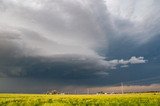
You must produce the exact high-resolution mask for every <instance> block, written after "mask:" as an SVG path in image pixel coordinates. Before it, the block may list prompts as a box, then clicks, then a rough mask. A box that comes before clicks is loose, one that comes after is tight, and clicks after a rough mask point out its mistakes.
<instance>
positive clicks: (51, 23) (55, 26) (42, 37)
mask: <svg viewBox="0 0 160 106" xmlns="http://www.w3.org/2000/svg"><path fill="white" fill-rule="evenodd" d="M132 4H134V5H132ZM158 4H160V3H159V2H157V1H155V0H147V1H145V0H142V1H138V0H136V1H135V0H127V1H124V0H122V1H121V2H120V1H118V0H115V1H111V0H106V1H103V0H98V1H97V0H67V1H66V0H58V1H57V0H27V1H23V0H1V1H0V58H1V60H0V76H1V77H35V78H36V77H40V78H43V77H45V78H47V77H49V78H52V79H63V78H64V79H65V78H66V79H78V78H79V79H80V78H81V79H83V78H90V77H92V78H93V76H94V77H96V76H97V75H99V77H102V76H107V75H108V72H107V71H108V70H109V69H116V68H117V67H118V66H121V67H122V68H124V67H128V65H130V64H132V65H133V64H141V63H146V62H147V60H146V59H144V57H143V56H142V57H141V56H134V55H133V56H132V57H131V58H130V59H128V57H127V58H126V57H121V58H124V59H120V60H119V59H114V60H109V59H108V57H107V56H105V54H106V52H108V51H107V50H108V49H109V47H110V45H111V44H113V42H114V41H115V40H116V39H120V38H122V37H126V38H128V39H129V40H130V42H132V43H134V44H137V45H138V46H142V45H143V44H144V43H147V42H148V41H149V40H150V39H151V38H152V37H153V36H156V35H158V34H159V31H160V29H159V28H160V19H159V14H158V12H159V5H158ZM141 7H144V8H141ZM148 7H149V8H148ZM128 8H129V9H128ZM153 16H154V17H153ZM116 43H117V42H116ZM122 48H123V47H122ZM127 59H128V60H127ZM59 74H61V75H59ZM58 75H59V76H58ZM73 75H75V76H73Z"/></svg>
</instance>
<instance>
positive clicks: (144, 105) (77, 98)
mask: <svg viewBox="0 0 160 106" xmlns="http://www.w3.org/2000/svg"><path fill="white" fill-rule="evenodd" d="M0 106H160V93H144V94H143V93H140V94H108V95H40V94H0Z"/></svg>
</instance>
